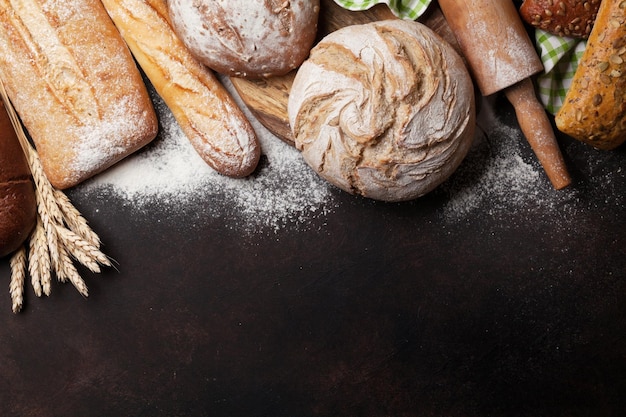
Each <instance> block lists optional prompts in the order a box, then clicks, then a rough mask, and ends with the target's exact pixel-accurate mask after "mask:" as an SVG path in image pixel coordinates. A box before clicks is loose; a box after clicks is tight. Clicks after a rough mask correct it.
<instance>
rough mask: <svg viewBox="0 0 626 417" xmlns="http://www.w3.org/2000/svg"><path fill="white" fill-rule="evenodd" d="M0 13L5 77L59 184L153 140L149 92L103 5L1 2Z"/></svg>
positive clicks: (94, 0) (84, 0) (81, 0)
mask: <svg viewBox="0 0 626 417" xmlns="http://www.w3.org/2000/svg"><path fill="white" fill-rule="evenodd" d="M0 10H1V12H0V77H2V79H3V81H4V83H5V85H6V90H7V93H8V95H9V97H10V98H11V101H12V102H13V105H14V106H15V109H16V110H17V112H18V114H19V115H20V118H21V119H22V121H23V123H24V125H25V127H26V129H27V131H28V133H29V134H30V136H31V137H32V139H33V142H34V144H35V146H36V148H37V151H38V153H39V156H40V158H41V162H42V165H43V168H44V171H45V173H46V175H47V176H48V179H49V180H50V182H51V183H52V184H53V185H54V186H55V187H57V188H59V189H65V188H69V187H72V186H75V185H77V184H79V183H80V182H82V181H84V180H86V179H87V178H89V177H91V176H93V175H95V174H97V173H99V172H101V171H103V170H104V169H106V168H108V167H110V166H111V165H113V164H114V163H116V162H118V161H120V160H121V159H123V158H124V157H126V156H128V155H129V154H131V153H133V152H135V151H136V150H138V149H139V148H141V147H143V146H144V145H146V144H147V143H148V142H150V141H151V140H152V139H154V137H155V136H156V134H157V131H158V122H157V118H156V113H155V112H154V109H153V107H152V102H151V100H150V97H149V95H148V91H147V88H146V86H145V84H144V83H143V79H142V77H141V74H140V72H139V70H138V68H137V66H136V64H135V62H134V60H133V58H132V56H131V54H130V51H129V50H128V47H127V46H126V44H125V43H124V41H123V40H122V38H121V36H120V34H119V32H118V31H117V29H116V28H115V26H114V25H113V23H112V22H111V20H110V18H109V17H108V15H107V14H106V11H105V10H104V7H103V6H102V4H101V3H100V1H98V0H71V1H70V0H57V1H43V0H27V1H24V2H20V3H17V2H11V1H9V0H0Z"/></svg>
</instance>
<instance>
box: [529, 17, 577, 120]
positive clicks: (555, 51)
mask: <svg viewBox="0 0 626 417" xmlns="http://www.w3.org/2000/svg"><path fill="white" fill-rule="evenodd" d="M535 42H536V45H537V48H538V49H539V56H540V57H541V62H543V66H544V72H543V73H541V74H540V75H539V76H538V77H537V88H538V92H539V98H540V99H541V102H542V103H543V105H544V106H545V108H546V110H548V111H549V112H550V113H552V114H555V113H556V112H558V111H559V109H560V108H561V106H562V105H563V101H564V100H565V94H566V93H567V90H568V89H569V87H570V85H571V84H572V78H573V77H574V73H575V72H576V68H578V62H579V60H580V57H581V56H582V54H583V52H584V51H585V47H586V45H587V42H586V41H583V40H580V39H572V38H565V37H560V36H554V35H551V34H549V33H547V32H545V31H543V30H541V29H537V30H536V31H535Z"/></svg>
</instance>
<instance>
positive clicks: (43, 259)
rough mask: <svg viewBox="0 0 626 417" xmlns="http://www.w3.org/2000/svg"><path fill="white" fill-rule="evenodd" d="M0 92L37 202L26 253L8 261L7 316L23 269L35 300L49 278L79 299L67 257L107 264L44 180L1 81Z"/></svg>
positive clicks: (80, 283) (16, 302)
mask: <svg viewBox="0 0 626 417" xmlns="http://www.w3.org/2000/svg"><path fill="white" fill-rule="evenodd" d="M0 94H1V96H2V100H3V101H4V104H5V108H6V110H7V113H8V114H9V118H10V119H11V123H12V124H13V127H14V129H15V132H16V134H17V137H18V139H19V141H20V145H21V146H22V150H23V151H24V154H25V156H26V159H27V161H28V165H29V167H30V170H31V174H32V177H33V182H34V183H35V195H36V203H37V224H36V225H35V228H34V230H33V231H32V232H31V234H30V236H29V237H28V251H27V250H26V247H25V246H22V248H21V249H19V250H18V251H17V252H16V253H15V254H14V255H13V256H12V257H11V282H10V285H9V292H10V294H11V299H12V308H13V312H15V313H17V312H19V311H20V310H21V308H22V304H23V298H24V297H23V296H24V283H25V280H26V272H27V271H28V274H29V275H30V278H31V285H32V286H33V290H34V292H35V294H36V295H37V296H38V297H39V296H41V295H42V294H45V295H50V291H51V281H52V275H53V274H54V275H56V277H57V279H58V280H59V281H61V282H66V281H70V282H71V283H72V284H73V285H74V287H75V288H76V289H77V290H78V292H79V293H80V294H81V295H83V296H84V297H87V296H88V294H89V291H88V289H87V285H86V284H85V281H84V280H83V278H82V277H81V276H80V273H79V272H78V269H77V268H76V266H75V265H74V263H73V259H74V260H76V261H77V262H79V263H80V264H81V265H83V266H85V267H87V268H88V269H89V270H90V271H92V272H94V273H99V272H100V271H101V269H100V266H111V261H110V259H109V258H108V257H107V256H106V255H105V254H104V253H103V252H102V251H101V250H100V246H101V241H100V238H99V237H98V235H97V234H96V233H95V232H94V231H93V230H92V229H91V228H90V227H89V225H88V223H87V220H86V219H85V218H84V217H83V216H82V215H81V213H80V212H79V211H78V210H77V209H76V207H74V205H73V204H72V202H71V201H70V199H69V198H68V197H67V195H65V193H63V192H62V191H61V190H58V189H56V188H54V186H52V184H51V183H50V181H49V180H48V177H47V176H46V174H45V172H44V169H43V166H42V164H41V160H40V159H39V155H38V154H37V151H36V150H35V149H34V148H33V147H32V145H31V144H30V142H29V140H28V137H27V136H26V133H25V131H24V128H23V126H22V123H21V121H20V120H19V117H18V115H17V112H16V111H15V109H14V108H13V105H12V103H11V101H10V99H9V97H8V95H7V92H6V90H5V88H4V84H3V82H2V80H0ZM27 254H28V257H27Z"/></svg>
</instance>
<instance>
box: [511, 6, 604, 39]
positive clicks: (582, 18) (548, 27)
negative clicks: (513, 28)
mask: <svg viewBox="0 0 626 417" xmlns="http://www.w3.org/2000/svg"><path fill="white" fill-rule="evenodd" d="M600 1H601V0H524V2H523V3H522V5H521V6H520V8H519V12H520V16H521V17H522V19H523V20H524V21H525V22H526V23H528V24H530V25H532V26H534V27H536V28H539V29H543V30H545V31H546V32H549V33H551V34H553V35H557V36H566V37H570V38H581V39H586V38H588V37H589V34H590V33H591V28H592V27H593V23H594V21H595V20H596V15H597V13H598V7H600Z"/></svg>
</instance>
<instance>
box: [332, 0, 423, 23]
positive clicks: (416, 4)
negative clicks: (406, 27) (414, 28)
mask: <svg viewBox="0 0 626 417" xmlns="http://www.w3.org/2000/svg"><path fill="white" fill-rule="evenodd" d="M431 1H432V0H335V3H337V4H338V5H340V6H341V7H343V8H345V9H348V10H366V9H369V8H370V7H372V6H374V5H376V4H379V3H384V4H386V5H387V6H389V8H390V9H391V11H392V12H393V14H395V15H396V16H398V17H399V18H401V19H410V20H415V19H417V18H418V17H420V16H421V15H422V13H424V12H425V11H426V9H427V8H428V6H429V5H430V3H431Z"/></svg>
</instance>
